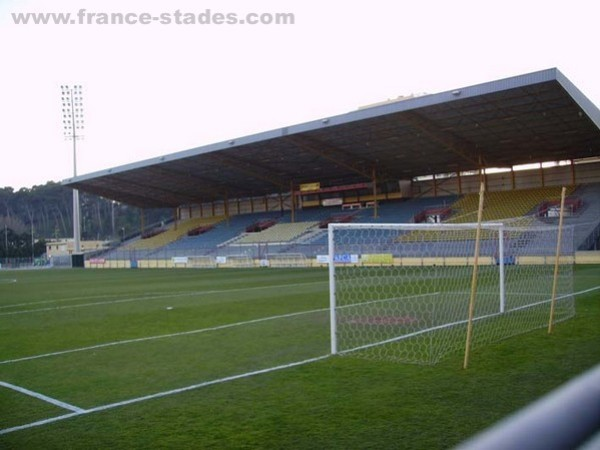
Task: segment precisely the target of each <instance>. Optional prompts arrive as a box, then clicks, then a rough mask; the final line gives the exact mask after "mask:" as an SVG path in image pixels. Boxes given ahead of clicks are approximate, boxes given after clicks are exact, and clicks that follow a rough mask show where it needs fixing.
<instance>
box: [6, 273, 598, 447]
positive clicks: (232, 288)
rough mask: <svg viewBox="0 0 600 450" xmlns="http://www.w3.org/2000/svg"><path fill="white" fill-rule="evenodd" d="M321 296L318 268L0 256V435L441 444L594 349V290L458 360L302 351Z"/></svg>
mask: <svg viewBox="0 0 600 450" xmlns="http://www.w3.org/2000/svg"><path fill="white" fill-rule="evenodd" d="M599 279H600V267H598V266H587V267H577V268H576V284H575V289H576V291H581V290H585V289H589V288H593V287H596V286H597V285H598V280H599ZM327 307H328V283H327V272H326V271H325V270H318V269H314V270H313V269H293V270H287V269H240V270H233V269H231V270H184V269H181V270H162V269H151V270H106V271H103V270H48V271H0V343H1V345H0V382H3V383H5V384H6V386H5V385H3V386H0V429H3V430H9V429H13V428H14V427H19V426H23V425H25V426H26V427H25V428H23V429H19V430H15V431H12V432H9V433H5V434H0V447H2V448H46V449H47V448H103V447H112V448H149V447H152V448H315V447H323V448H345V449H346V448H411V449H414V448H427V449H432V448H448V447H450V446H452V445H454V444H456V443H458V442H460V441H462V440H463V439H466V438H467V437H469V436H471V435H472V434H473V433H475V432H477V431H479V430H481V429H482V428H484V427H486V426H488V425H490V424H492V423H493V422H495V421H496V420H498V419H500V418H502V417H503V416H505V415H506V414H509V413H511V412H513V411H515V410H516V409H518V408H521V407H522V406H524V405H526V404H527V403H529V402H531V401H533V400H534V399H536V398H538V397H539V396H541V395H543V394H545V393H546V392H548V391H550V390H552V389H553V388H555V387H557V386H558V385H560V384H562V383H563V382H565V381H567V380H568V379H570V378H572V377H573V376H575V375H577V374H579V373H581V372H582V371H584V370H585V369H587V368H589V367H591V366H593V365H594V364H596V363H598V362H599V361H600V327H598V323H599V319H600V291H599V290H595V291H591V292H589V293H587V294H584V295H580V296H578V297H577V316H576V317H575V318H574V319H573V320H570V321H567V322H565V323H561V324H559V325H558V326H557V328H556V331H555V333H554V334H553V335H552V336H548V335H546V333H545V330H539V331H534V332H531V333H528V334H525V335H520V336H518V337H515V338H511V339H508V340H506V341H503V342H501V343H497V344H493V345H489V346H486V347H484V348H480V349H478V350H476V351H475V352H474V354H473V355H472V362H471V368H470V369H469V370H467V371H463V370H462V369H461V363H462V355H460V354H458V353H457V354H455V355H452V356H451V357H449V358H447V359H445V360H443V361H442V363H440V364H438V365H436V366H432V367H427V366H415V365H403V364H397V363H390V362H378V361H369V360H363V359H357V358H352V357H329V358H325V359H318V358H319V357H321V356H324V355H327V354H328V351H329V330H328V312H327ZM299 361H313V362H310V363H306V364H303V365H298V366H294V367H290V368H286V369H283V367H285V366H286V365H288V364H291V363H297V362H299ZM273 367H282V369H281V370H276V371H270V372H264V373H263V372H262V371H264V370H268V369H269V368H273ZM252 372H255V373H256V374H255V375H254V376H250V377H245V378H239V379H236V378H235V377H236V376H237V375H239V374H244V373H252ZM215 380H218V381H221V382H219V383H216V384H210V383H212V382H213V381H215ZM207 383H208V384H207ZM7 386H15V387H19V388H23V389H26V390H28V391H30V392H31V393H33V394H38V395H43V396H46V397H48V398H49V399H51V400H57V401H59V402H62V405H61V404H56V403H51V402H49V401H48V400H47V399H45V398H40V397H39V396H38V397H36V396H32V395H31V393H30V394H27V393H23V392H19V391H17V390H15V389H13V388H11V387H7ZM190 387H191V388H190ZM187 388H190V389H187ZM65 405H66V406H67V407H69V406H71V407H73V408H75V409H68V408H65ZM77 411H84V412H85V413H78V412H77ZM63 416H64V417H63ZM67 416H68V417H67ZM57 417H59V418H61V419H60V420H57V421H52V418H57ZM46 420H50V421H48V422H42V424H40V425H38V426H32V427H28V424H32V423H36V422H39V421H46Z"/></svg>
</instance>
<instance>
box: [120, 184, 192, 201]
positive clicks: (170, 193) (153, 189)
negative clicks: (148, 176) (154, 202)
mask: <svg viewBox="0 0 600 450" xmlns="http://www.w3.org/2000/svg"><path fill="white" fill-rule="evenodd" d="M116 181H117V183H118V184H125V185H129V186H135V187H136V188H140V190H142V191H144V192H147V193H149V195H148V196H149V197H150V198H153V197H154V196H153V195H152V193H153V192H159V193H163V194H166V195H167V196H169V197H173V198H175V199H176V201H174V202H173V203H172V205H174V206H175V205H180V204H181V199H184V198H185V199H187V201H197V198H196V197H192V196H190V195H186V194H183V193H181V192H179V191H175V190H172V189H166V188H162V187H158V186H154V185H152V186H149V185H147V184H140V183H136V182H134V181H130V180H125V179H123V178H119V179H118V180H116ZM177 200H179V201H177Z"/></svg>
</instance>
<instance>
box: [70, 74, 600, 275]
mask: <svg viewBox="0 0 600 450" xmlns="http://www.w3.org/2000/svg"><path fill="white" fill-rule="evenodd" d="M481 180H483V181H485V184H486V191H487V193H488V194H487V196H486V209H485V211H484V220H487V221H506V220H511V221H518V223H522V224H527V226H535V225H536V224H539V225H540V226H541V225H546V224H548V222H551V221H553V220H555V214H554V212H555V210H556V204H557V199H558V198H559V196H560V187H561V186H568V194H569V200H568V203H567V204H568V206H569V211H568V214H569V217H567V224H569V225H572V226H574V227H575V228H576V233H575V240H576V243H575V245H576V246H577V248H579V249H580V250H594V249H597V247H598V235H599V234H600V110H598V108H597V107H596V106H595V105H593V104H592V103H591V102H590V101H589V100H588V99H587V98H586V97H585V96H584V95H583V94H582V93H581V92H580V91H579V90H578V89H577V88H576V87H575V86H574V85H573V84H572V83H571V82H570V81H569V80H568V79H567V78H566V77H565V76H564V75H562V74H561V73H560V72H559V71H558V70H556V69H549V70H545V71H540V72H535V73H532V74H526V75H521V76H517V77H513V78H509V79H504V80H498V81H493V82H489V83H484V84H481V85H476V86H470V87H465V88H460V89H455V90H452V91H448V92H443V93H440V94H433V95H423V96H418V97H413V98H407V99H402V101H397V102H385V103H383V104H380V105H376V106H373V107H367V108H361V109H359V110H357V111H353V112H350V113H347V114H343V115H340V116H335V117H330V118H323V119H319V120H316V121H312V122H309V123H305V124H300V125H295V126H290V127H285V128H282V129H279V130H272V131H268V132H264V133H259V134H257V135H252V136H246V137H242V138H236V139H231V140H228V141H226V142H222V143H217V144H212V145H208V146H205V147H199V148H196V149H191V150H187V151H184V152H179V153H175V154H171V155H165V156H163V157H160V158H155V159H152V160H148V161H142V162H139V163H135V164H130V165H127V166H122V167H117V168H113V169H108V170H106V171H102V172H98V173H95V174H90V175H84V176H80V177H76V178H73V179H70V180H67V181H65V182H64V184H66V185H68V186H72V187H73V188H77V189H80V190H83V191H86V192H90V193H94V194H97V195H101V196H104V197H106V198H109V199H112V200H116V201H119V202H124V203H127V204H130V205H134V206H138V207H140V210H141V213H142V214H143V210H144V209H147V208H155V207H171V208H173V211H174V220H173V222H172V223H170V224H167V225H161V226H149V227H147V228H145V229H143V230H140V235H139V237H137V238H135V239H134V240H132V241H129V242H125V243H122V244H120V245H119V246H118V247H117V248H112V249H110V250H108V251H105V252H102V253H97V254H94V255H90V257H89V258H88V262H87V265H88V266H90V267H127V266H130V265H132V264H133V262H135V266H138V267H186V266H190V267H191V266H197V267H215V266H219V265H221V266H235V265H236V264H240V265H245V266H248V265H269V259H270V258H271V259H272V260H273V261H275V259H277V261H278V264H279V263H281V261H288V262H289V264H290V265H317V264H322V263H323V261H324V259H323V255H326V254H327V251H326V246H327V241H326V233H327V225H328V224H329V223H332V222H334V223H336V222H361V223H364V222H367V223H415V222H436V223H437V222H454V223H464V222H473V221H475V219H476V213H475V211H476V208H477V199H476V193H477V192H478V189H479V184H480V181H481ZM513 223H514V222H513ZM276 255H278V256H276ZM282 255H283V256H282ZM286 255H287V256H286ZM288 256H289V257H288ZM233 261H235V262H236V264H232V262H233ZM249 261H250V262H249Z"/></svg>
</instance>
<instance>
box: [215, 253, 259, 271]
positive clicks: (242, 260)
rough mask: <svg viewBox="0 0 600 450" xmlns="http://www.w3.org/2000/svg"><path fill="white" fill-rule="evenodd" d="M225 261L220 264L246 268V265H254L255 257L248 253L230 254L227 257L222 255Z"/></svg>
mask: <svg viewBox="0 0 600 450" xmlns="http://www.w3.org/2000/svg"><path fill="white" fill-rule="evenodd" d="M221 260H222V261H223V262H222V263H221V264H219V265H220V266H221V265H222V266H223V267H235V268H246V267H254V259H253V258H252V257H251V256H250V255H247V254H240V255H229V256H226V257H222V258H221Z"/></svg>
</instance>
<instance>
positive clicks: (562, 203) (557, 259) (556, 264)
mask: <svg viewBox="0 0 600 450" xmlns="http://www.w3.org/2000/svg"><path fill="white" fill-rule="evenodd" d="M566 195H567V188H566V187H564V186H563V188H562V192H561V194H560V213H559V216H558V237H557V238H556V257H555V258H554V278H553V280H552V301H551V302H550V318H549V320H548V334H551V333H552V331H554V309H555V307H556V290H557V287H558V267H559V265H560V245H561V242H562V230H563V216H564V213H565V197H566Z"/></svg>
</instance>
